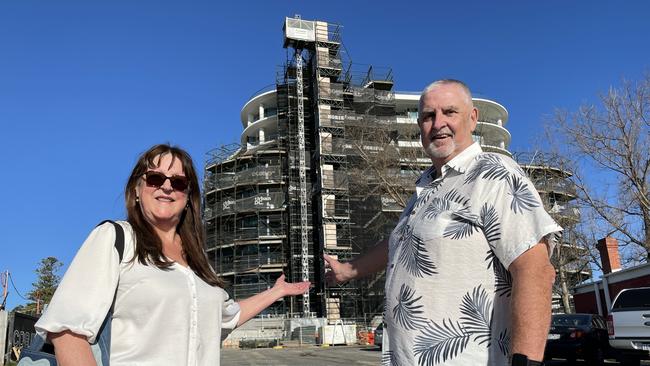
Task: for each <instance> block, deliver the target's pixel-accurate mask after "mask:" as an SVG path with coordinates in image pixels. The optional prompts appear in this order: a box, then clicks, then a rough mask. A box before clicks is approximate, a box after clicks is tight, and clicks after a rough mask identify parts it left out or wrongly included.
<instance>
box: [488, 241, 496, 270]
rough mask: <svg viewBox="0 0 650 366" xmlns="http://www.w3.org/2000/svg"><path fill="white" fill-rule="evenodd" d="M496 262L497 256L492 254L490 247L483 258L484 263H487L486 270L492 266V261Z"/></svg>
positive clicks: (492, 249)
mask: <svg viewBox="0 0 650 366" xmlns="http://www.w3.org/2000/svg"><path fill="white" fill-rule="evenodd" d="M495 260H497V261H498V259H497V255H496V254H495V253H494V247H492V246H490V249H488V251H487V256H486V257H485V261H486V262H488V264H487V268H488V269H490V268H492V266H493V265H494V261H495Z"/></svg>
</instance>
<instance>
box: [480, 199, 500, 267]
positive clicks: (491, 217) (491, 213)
mask: <svg viewBox="0 0 650 366" xmlns="http://www.w3.org/2000/svg"><path fill="white" fill-rule="evenodd" d="M479 225H480V226H481V229H482V230H483V235H485V239H486V240H487V241H488V243H490V244H493V243H494V242H496V241H498V240H501V224H500V223H499V214H498V213H497V210H496V209H495V208H494V206H492V205H488V204H487V203H486V204H484V205H483V207H481V212H480V214H479ZM488 268H489V267H488Z"/></svg>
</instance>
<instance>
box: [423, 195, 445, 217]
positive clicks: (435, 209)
mask: <svg viewBox="0 0 650 366" xmlns="http://www.w3.org/2000/svg"><path fill="white" fill-rule="evenodd" d="M450 209H451V206H450V205H449V201H447V200H445V199H442V198H438V197H434V198H433V200H431V203H430V204H429V205H428V206H427V208H426V209H425V210H424V217H425V218H426V219H427V220H433V219H435V218H436V217H437V216H438V215H440V214H441V213H443V212H445V211H449V210H450Z"/></svg>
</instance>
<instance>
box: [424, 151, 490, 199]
mask: <svg viewBox="0 0 650 366" xmlns="http://www.w3.org/2000/svg"><path fill="white" fill-rule="evenodd" d="M481 152H483V149H481V145H479V143H478V142H474V143H473V144H471V145H469V146H468V147H467V148H466V149H465V150H463V151H461V152H460V154H458V155H456V156H455V157H454V158H453V159H451V160H450V161H448V162H447V163H446V164H445V165H443V166H442V168H441V169H440V170H441V173H442V174H441V175H442V176H445V175H447V173H448V172H449V170H450V169H451V170H453V171H455V172H457V173H459V174H464V173H465V172H466V171H467V168H468V167H469V166H470V164H471V163H472V161H473V160H474V158H475V157H476V156H477V155H478V154H480V153H481ZM437 177H438V173H437V171H436V168H435V167H434V166H433V165H432V166H431V167H429V169H427V170H425V171H424V173H422V175H421V176H420V178H418V180H417V181H415V186H416V187H417V188H423V187H426V186H428V185H429V184H431V182H433V181H434V180H435V179H436V178H437ZM417 191H418V193H419V191H420V190H419V189H418V190H417Z"/></svg>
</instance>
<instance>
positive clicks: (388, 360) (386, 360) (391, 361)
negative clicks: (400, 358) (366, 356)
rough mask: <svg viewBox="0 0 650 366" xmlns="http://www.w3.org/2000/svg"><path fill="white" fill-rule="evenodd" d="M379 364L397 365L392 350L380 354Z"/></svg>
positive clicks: (385, 365)
mask: <svg viewBox="0 0 650 366" xmlns="http://www.w3.org/2000/svg"><path fill="white" fill-rule="evenodd" d="M381 366H399V364H398V363H397V357H396V355H395V352H394V351H392V350H390V351H386V352H384V353H383V354H382V355H381Z"/></svg>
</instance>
